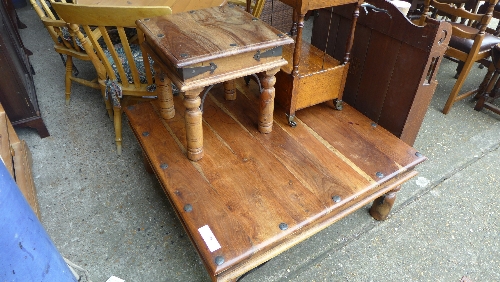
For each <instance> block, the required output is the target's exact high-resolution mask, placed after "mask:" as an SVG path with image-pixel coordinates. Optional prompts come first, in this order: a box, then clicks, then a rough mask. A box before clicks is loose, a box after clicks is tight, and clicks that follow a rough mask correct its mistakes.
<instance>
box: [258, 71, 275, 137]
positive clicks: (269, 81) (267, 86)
mask: <svg viewBox="0 0 500 282" xmlns="http://www.w3.org/2000/svg"><path fill="white" fill-rule="evenodd" d="M279 70H280V68H274V69H271V70H268V71H265V72H264V73H263V76H262V81H261V83H262V88H263V90H262V93H261V94H260V108H259V131H260V132H261V133H270V132H271V131H273V112H274V96H275V90H274V83H276V77H275V76H274V75H275V74H276V73H277V72H278V71H279Z"/></svg>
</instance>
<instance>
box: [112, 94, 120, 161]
mask: <svg viewBox="0 0 500 282" xmlns="http://www.w3.org/2000/svg"><path fill="white" fill-rule="evenodd" d="M110 96H112V95H110ZM110 99H113V100H114V99H115V97H110ZM116 101H118V103H116ZM113 125H114V126H115V143H116V153H117V154H118V155H121V154H122V107H121V105H120V100H118V97H116V100H114V101H113Z"/></svg>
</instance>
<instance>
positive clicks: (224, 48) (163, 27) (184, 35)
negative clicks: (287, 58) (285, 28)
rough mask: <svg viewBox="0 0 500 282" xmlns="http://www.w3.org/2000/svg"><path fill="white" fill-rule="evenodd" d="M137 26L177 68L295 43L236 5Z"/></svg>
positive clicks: (149, 21)
mask: <svg viewBox="0 0 500 282" xmlns="http://www.w3.org/2000/svg"><path fill="white" fill-rule="evenodd" d="M253 19H254V20H253ZM137 26H138V28H139V29H141V30H142V31H143V32H144V34H145V36H146V41H147V42H148V44H149V45H150V46H151V48H152V49H153V50H154V51H155V52H156V53H157V54H165V56H166V58H164V59H166V60H167V61H170V62H172V63H173V65H174V66H175V67H177V68H181V67H185V66H188V65H192V64H196V63H200V62H204V61H208V60H213V59H217V58H223V57H227V56H234V55H237V54H241V53H247V52H253V51H257V50H263V49H269V48H273V47H277V46H282V45H285V44H291V43H293V39H292V38H290V37H289V36H287V35H285V34H283V33H282V32H280V31H278V30H277V29H275V28H273V27H271V26H269V25H267V24H266V23H264V22H263V21H261V20H259V19H256V18H254V17H253V16H252V15H251V14H249V13H247V12H245V11H243V10H242V9H240V8H238V7H236V6H234V5H225V6H221V7H212V8H207V9H203V10H198V11H191V12H187V13H181V14H173V15H168V16H162V17H155V18H151V19H149V20H147V21H145V20H141V21H138V22H137ZM158 35H159V36H158ZM235 63H237V62H235Z"/></svg>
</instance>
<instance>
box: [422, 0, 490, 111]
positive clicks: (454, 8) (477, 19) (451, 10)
mask: <svg viewBox="0 0 500 282" xmlns="http://www.w3.org/2000/svg"><path fill="white" fill-rule="evenodd" d="M448 2H449V1H448ZM462 2H465V1H462ZM497 2H498V0H488V1H487V3H488V7H487V9H486V12H485V13H483V14H479V13H474V12H469V11H467V10H466V9H465V8H463V7H462V5H455V4H445V3H441V2H438V1H436V0H425V1H424V11H423V14H422V17H421V18H420V21H419V24H420V25H423V23H424V21H425V18H426V16H427V14H428V12H429V9H430V7H431V5H432V7H434V8H435V9H437V10H439V11H442V12H443V13H445V14H447V15H451V16H453V17H456V18H459V19H460V21H461V23H458V22H451V25H452V36H451V39H450V43H449V48H448V50H447V51H446V56H447V58H448V59H451V60H453V61H456V62H458V63H459V65H458V68H457V74H458V77H457V81H456V82H455V85H454V86H453V89H452V90H451V93H450V95H449V97H448V101H447V102H446V105H445V106H444V109H443V113H444V114H447V113H448V112H449V111H450V109H451V107H452V106H453V104H454V103H455V102H457V101H459V100H462V99H464V98H467V97H469V96H471V95H472V94H474V93H476V92H477V90H472V91H468V92H465V93H463V94H459V92H460V90H461V88H462V85H463V84H464V82H465V79H466V78H467V75H468V74H469V71H470V70H471V68H472V66H473V64H474V63H475V62H479V61H482V60H485V59H487V58H488V57H489V56H490V49H491V47H492V46H494V45H496V44H498V43H500V39H499V38H497V37H496V36H493V35H491V34H488V33H486V32H485V31H486V28H487V25H488V23H489V22H490V20H491V17H492V13H493V8H494V6H495V5H496V3H497ZM465 20H466V21H465ZM472 24H474V26H475V27H472V26H471V25H472Z"/></svg>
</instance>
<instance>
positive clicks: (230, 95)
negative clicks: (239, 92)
mask: <svg viewBox="0 0 500 282" xmlns="http://www.w3.org/2000/svg"><path fill="white" fill-rule="evenodd" d="M224 98H226V100H229V101H234V100H236V86H235V84H234V79H231V80H229V81H225V82H224Z"/></svg>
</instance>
